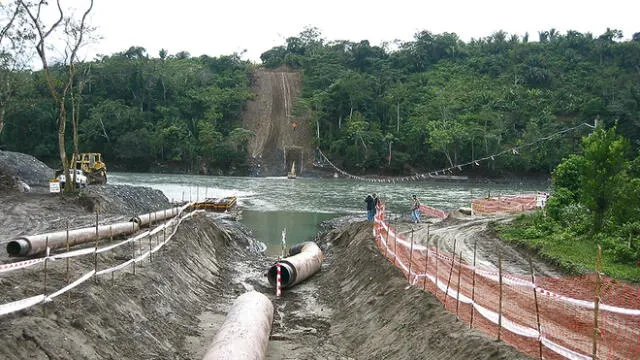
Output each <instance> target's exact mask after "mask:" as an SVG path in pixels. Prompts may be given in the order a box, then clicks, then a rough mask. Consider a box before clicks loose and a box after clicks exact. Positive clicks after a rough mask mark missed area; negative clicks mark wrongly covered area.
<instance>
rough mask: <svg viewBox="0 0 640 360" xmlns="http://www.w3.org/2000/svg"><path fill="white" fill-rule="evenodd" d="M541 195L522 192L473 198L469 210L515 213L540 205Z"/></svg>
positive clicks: (485, 212) (487, 212)
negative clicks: (511, 194) (494, 196)
mask: <svg viewBox="0 0 640 360" xmlns="http://www.w3.org/2000/svg"><path fill="white" fill-rule="evenodd" d="M540 202H541V196H540V195H536V194H523V195H514V196H501V197H497V198H486V199H473V200H472V201H471V211H472V212H473V214H478V215H481V214H500V213H508V214H510V213H516V212H520V211H527V210H534V209H535V208H536V206H538V207H540Z"/></svg>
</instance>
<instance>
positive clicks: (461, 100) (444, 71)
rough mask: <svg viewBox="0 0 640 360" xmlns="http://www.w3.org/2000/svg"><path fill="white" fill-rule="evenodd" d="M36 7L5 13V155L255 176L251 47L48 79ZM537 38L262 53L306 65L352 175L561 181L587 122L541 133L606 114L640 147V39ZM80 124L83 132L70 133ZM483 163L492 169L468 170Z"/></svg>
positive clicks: (1, 62) (107, 58)
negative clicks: (477, 174)
mask: <svg viewBox="0 0 640 360" xmlns="http://www.w3.org/2000/svg"><path fill="white" fill-rule="evenodd" d="M36 3H37V4H42V5H43V6H46V4H47V3H46V2H36ZM36 3H29V2H24V1H19V0H14V1H9V2H5V3H4V4H0V18H3V19H5V18H6V19H13V20H12V21H9V22H7V23H6V26H5V25H3V26H4V27H1V28H0V30H1V31H0V148H2V149H5V150H12V151H19V152H24V153H29V154H33V155H35V156H37V157H39V158H41V159H43V160H45V161H49V162H53V160H54V159H56V156H57V155H58V154H62V153H63V150H64V148H65V147H66V151H67V152H70V151H72V150H73V149H72V145H71V144H73V147H75V146H78V147H79V149H81V150H82V151H95V152H101V153H103V154H104V155H105V158H106V159H107V161H108V162H109V165H110V167H111V168H120V169H128V170H139V171H154V170H159V169H163V168H166V167H169V168H172V169H173V170H180V171H189V172H202V173H216V174H237V175H244V174H248V171H247V169H246V167H247V166H248V165H247V164H248V160H249V159H247V157H248V154H247V146H246V141H247V140H248V139H249V138H250V136H252V134H250V133H247V132H246V129H241V125H240V121H239V120H240V115H241V113H242V111H243V109H244V106H245V104H246V101H247V100H248V99H250V98H251V97H252V94H251V92H250V85H251V81H252V76H251V74H252V71H253V70H254V68H255V66H256V65H254V64H251V63H250V62H248V61H243V60H241V58H240V56H239V55H237V54H234V55H229V56H221V57H218V58H212V57H209V56H206V55H203V56H200V57H198V58H193V57H190V55H189V54H188V53H187V52H184V51H181V52H177V53H175V54H169V52H168V51H167V50H164V49H163V50H161V51H160V52H159V53H158V55H157V57H153V56H150V55H149V54H147V52H146V50H145V49H144V48H143V47H138V46H133V47H131V48H129V49H127V50H125V51H122V52H118V53H116V54H111V55H104V56H99V57H98V58H97V59H94V60H90V61H80V59H75V61H73V60H74V59H73V58H71V59H62V60H58V61H55V60H54V59H52V58H49V60H48V66H45V69H43V70H39V71H33V70H30V69H28V67H27V66H26V65H25V64H29V63H30V62H31V63H32V60H31V59H28V58H27V59H26V57H27V56H26V54H29V53H30V51H26V50H25V49H31V50H33V49H34V48H37V46H35V44H34V39H36V40H37V36H36V34H35V33H34V31H33V27H29V26H27V25H26V24H29V17H27V16H26V15H25V14H24V13H21V12H20V11H21V10H20V9H26V8H28V7H29V6H36V5H35V4H36ZM14 4H23V6H22V8H21V7H20V6H18V7H12V6H14ZM25 4H31V5H25ZM38 6H40V5H38ZM13 9H15V10H16V11H15V12H13ZM38 13H39V12H38ZM61 24H63V25H64V26H67V25H68V24H72V25H73V24H75V23H73V22H62V23H61ZM63 25H60V26H61V27H60V28H59V30H60V31H61V35H62V36H63V37H64V38H65V39H67V40H69V41H68V43H70V44H74V43H75V41H77V40H81V39H77V35H78V34H79V33H82V31H80V30H82V29H83V27H80V28H78V27H77V25H76V28H64V29H63V28H62V26H63ZM90 30H91V27H90V26H88V27H84V31H85V32H87V34H86V35H87V36H89V35H91V34H90ZM65 36H66V37H65ZM537 40H538V41H535V42H533V41H529V35H528V34H524V35H522V36H520V35H516V34H511V35H510V34H507V33H505V32H503V31H498V32H496V33H493V34H491V35H489V36H486V37H483V38H479V39H473V40H471V41H469V42H466V43H465V42H463V41H462V40H460V38H458V36H457V35H456V34H455V33H442V34H433V33H431V32H429V31H421V32H418V33H417V34H415V36H414V39H413V40H412V41H407V42H398V43H394V44H385V45H383V46H372V45H371V44H370V43H369V42H368V41H367V40H362V41H347V40H341V41H326V40H325V39H323V38H322V36H321V34H320V32H319V31H318V30H317V29H315V28H307V29H305V30H304V31H303V32H301V33H300V34H299V35H298V36H293V37H289V38H288V39H286V43H285V44H283V45H282V46H276V47H274V48H272V49H269V50H267V51H265V52H264V53H263V54H262V56H261V59H262V61H263V66H266V67H271V68H277V67H281V66H285V67H287V68H289V69H294V70H300V71H303V81H304V84H303V85H304V86H303V93H302V96H301V98H300V99H298V101H297V102H296V106H295V111H296V114H297V115H298V117H299V119H300V121H299V122H300V124H301V125H306V126H307V127H310V128H313V129H317V132H318V133H319V137H318V139H317V140H316V142H317V145H318V146H319V147H320V148H321V149H322V150H323V151H324V152H325V153H326V154H327V155H328V156H329V157H330V158H331V159H332V160H333V161H334V162H335V163H336V164H337V165H338V166H340V167H341V168H344V169H345V170H347V171H349V172H352V173H359V174H362V173H378V174H386V175H407V174H415V173H417V172H423V171H425V170H437V169H442V168H452V169H454V170H455V171H456V172H457V171H462V172H466V173H468V172H470V171H482V172H483V173H484V174H494V175H495V174H500V173H502V172H542V173H549V172H551V170H552V169H554V168H555V166H556V165H558V164H559V163H560V161H561V160H562V159H563V158H565V157H567V156H568V155H570V154H572V153H574V152H575V151H576V149H577V147H578V145H579V138H580V136H582V135H584V134H585V131H586V127H582V128H580V129H578V130H576V131H574V132H567V133H563V135H562V136H554V137H553V138H552V139H547V140H545V141H540V139H541V138H544V137H546V136H547V135H549V134H556V135H558V132H559V131H562V130H564V129H567V128H571V127H574V126H576V125H578V124H582V123H589V124H592V123H593V122H594V119H595V118H596V117H598V116H599V117H600V118H601V119H602V120H603V121H604V124H605V127H611V126H612V125H613V123H614V122H615V121H617V124H618V131H619V132H620V133H623V134H625V136H627V137H628V139H629V140H630V145H631V147H632V148H637V147H638V146H639V145H640V141H639V140H640V121H639V120H640V87H639V86H638V84H640V71H639V70H638V69H640V33H636V34H634V35H633V37H632V40H629V41H622V34H621V32H620V31H618V30H615V29H607V30H606V31H605V32H604V33H603V34H601V35H593V34H590V33H584V34H583V33H579V32H576V31H568V32H567V33H566V34H560V33H559V32H557V31H556V30H554V29H551V30H548V31H541V32H540V33H539V34H538V39H537ZM47 44H48V43H47ZM48 45H51V44H48ZM43 49H48V47H46V46H45V47H44V48H43ZM57 50H58V51H57V53H63V54H67V51H66V50H67V49H57ZM48 53H49V54H51V53H54V51H49V52H48ZM52 94H54V95H55V94H59V95H58V96H57V97H56V96H52ZM58 118H60V119H64V121H57V119H58ZM66 122H69V123H70V124H71V125H72V126H70V128H72V129H73V131H66V132H62V133H61V134H62V135H60V136H57V132H60V131H61V130H63V129H64V126H63V124H66ZM76 130H77V131H76ZM76 132H77V139H76V138H75V137H74V134H73V133H76ZM65 140H66V141H65ZM75 140H77V141H75ZM59 144H60V145H59ZM530 144H535V145H533V146H529V145H530ZM57 146H60V148H57ZM494 154H500V156H493V157H492V155H494ZM481 158H485V161H480V162H478V166H477V167H472V166H468V167H465V168H460V169H458V168H457V167H456V165H458V164H461V163H470V162H472V161H473V160H476V159H481ZM592 200H593V201H596V202H597V200H598V199H592ZM605 205H606V204H605ZM598 206H599V205H598Z"/></svg>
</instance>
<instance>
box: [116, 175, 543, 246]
mask: <svg viewBox="0 0 640 360" xmlns="http://www.w3.org/2000/svg"><path fill="white" fill-rule="evenodd" d="M109 183H110V184H127V185H137V186H148V187H152V188H155V189H159V190H161V191H162V192H163V193H164V194H165V195H166V196H167V197H168V198H169V200H173V201H181V200H185V201H189V200H190V201H197V200H204V199H205V198H211V197H225V196H236V197H237V199H238V205H239V206H240V207H241V208H242V209H243V210H242V218H241V219H242V220H241V221H242V222H243V223H244V224H245V225H247V226H248V227H249V228H250V229H252V231H253V233H254V235H255V237H256V238H257V239H258V240H260V241H262V242H264V243H266V244H267V246H268V248H267V249H268V250H267V252H269V253H271V254H277V253H279V252H280V248H281V239H282V231H283V229H284V228H286V234H287V235H286V239H287V243H298V242H302V241H306V240H309V239H311V238H313V236H314V235H315V234H316V233H317V232H318V224H319V223H320V222H322V221H324V220H327V219H330V218H333V217H336V216H340V215H348V214H362V218H363V219H365V218H366V214H365V203H364V198H365V196H366V195H367V194H368V193H377V194H378V196H379V197H380V198H381V199H382V200H383V201H385V202H386V203H387V209H388V211H389V212H391V213H395V214H401V213H402V214H403V213H407V214H408V213H409V207H410V205H411V199H410V197H411V195H412V194H416V195H418V198H419V199H420V201H421V202H422V203H423V204H426V205H429V206H432V207H435V208H438V209H442V210H445V211H448V210H452V209H456V208H459V207H461V206H470V203H471V200H472V199H474V198H479V197H486V196H488V195H491V196H499V195H512V194H521V193H531V192H536V191H548V186H549V184H548V183H547V182H512V183H509V184H504V183H500V184H496V183H471V182H432V181H430V182H425V181H409V182H396V183H377V182H365V181H357V180H351V179H333V178H330V179H321V178H298V179H287V178H286V177H221V176H199V175H182V174H180V175H176V174H140V173H110V174H109Z"/></svg>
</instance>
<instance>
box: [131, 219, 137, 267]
mask: <svg viewBox="0 0 640 360" xmlns="http://www.w3.org/2000/svg"><path fill="white" fill-rule="evenodd" d="M131 228H132V230H133V231H135V229H136V223H134V222H133V221H132V222H131ZM133 231H132V232H131V233H132V234H133ZM131 256H132V258H131V259H133V262H132V263H131V266H132V268H133V275H135V274H136V260H135V259H136V241H135V240H133V241H132V242H131Z"/></svg>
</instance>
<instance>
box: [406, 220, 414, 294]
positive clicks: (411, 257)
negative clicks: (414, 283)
mask: <svg viewBox="0 0 640 360" xmlns="http://www.w3.org/2000/svg"><path fill="white" fill-rule="evenodd" d="M412 261H413V229H411V247H410V248H409V274H408V276H407V280H409V284H411V262H412Z"/></svg>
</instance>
